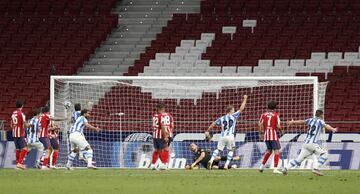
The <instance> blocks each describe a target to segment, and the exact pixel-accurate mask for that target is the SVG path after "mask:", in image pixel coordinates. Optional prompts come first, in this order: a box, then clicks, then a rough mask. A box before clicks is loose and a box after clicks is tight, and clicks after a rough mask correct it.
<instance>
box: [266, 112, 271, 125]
mask: <svg viewBox="0 0 360 194" xmlns="http://www.w3.org/2000/svg"><path fill="white" fill-rule="evenodd" d="M266 117H267V118H268V123H267V126H268V127H269V126H270V121H271V117H272V115H267V116H266Z"/></svg>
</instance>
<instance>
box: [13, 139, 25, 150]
mask: <svg viewBox="0 0 360 194" xmlns="http://www.w3.org/2000/svg"><path fill="white" fill-rule="evenodd" d="M14 144H15V148H16V149H17V150H22V149H23V148H24V147H26V141H25V138H24V137H14Z"/></svg>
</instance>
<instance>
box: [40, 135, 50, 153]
mask: <svg viewBox="0 0 360 194" xmlns="http://www.w3.org/2000/svg"><path fill="white" fill-rule="evenodd" d="M39 141H40V142H41V143H42V144H43V146H44V150H49V149H50V141H49V138H48V137H40V138H39Z"/></svg>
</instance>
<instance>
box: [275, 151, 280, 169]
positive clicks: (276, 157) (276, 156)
mask: <svg viewBox="0 0 360 194" xmlns="http://www.w3.org/2000/svg"><path fill="white" fill-rule="evenodd" d="M278 164H279V154H275V155H274V168H277V166H278Z"/></svg>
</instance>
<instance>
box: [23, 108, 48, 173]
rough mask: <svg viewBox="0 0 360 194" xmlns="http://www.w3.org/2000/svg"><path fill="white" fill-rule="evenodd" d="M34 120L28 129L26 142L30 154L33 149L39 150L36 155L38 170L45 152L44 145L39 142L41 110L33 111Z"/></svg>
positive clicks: (35, 109)
mask: <svg viewBox="0 0 360 194" xmlns="http://www.w3.org/2000/svg"><path fill="white" fill-rule="evenodd" d="M32 113H33V118H32V119H31V120H30V123H29V125H30V126H29V127H28V128H26V142H27V148H28V152H30V151H31V150H32V149H36V150H37V154H36V164H35V167H36V168H41V166H40V157H41V156H42V153H43V151H44V146H43V144H42V143H41V142H40V141H39V134H40V127H39V125H40V124H39V118H40V109H38V108H34V109H33V110H32Z"/></svg>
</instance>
